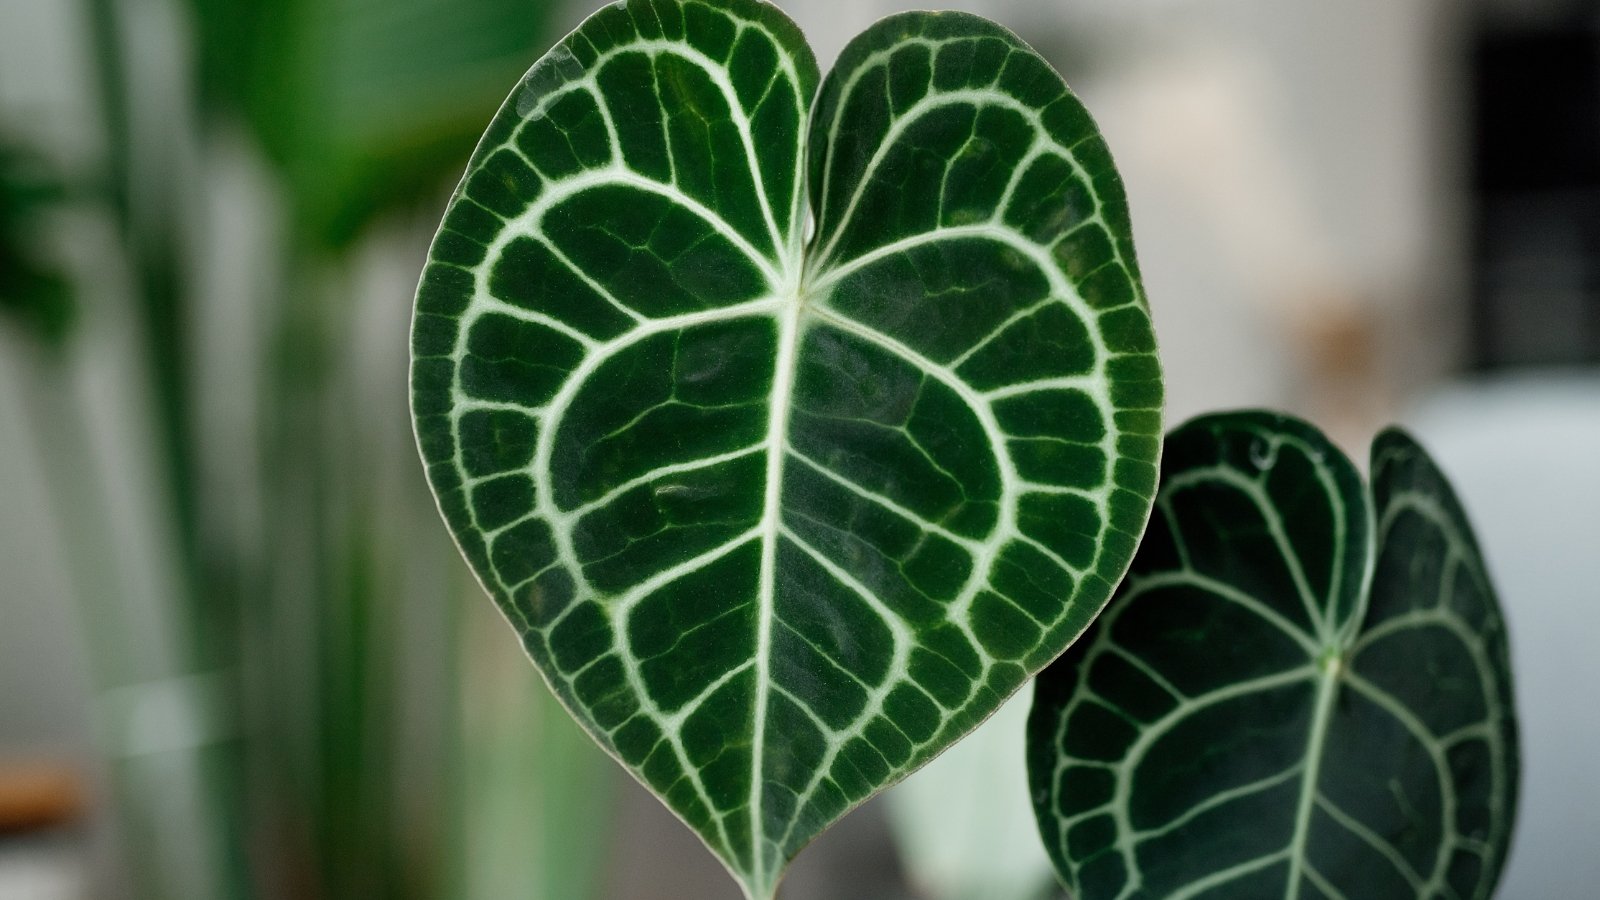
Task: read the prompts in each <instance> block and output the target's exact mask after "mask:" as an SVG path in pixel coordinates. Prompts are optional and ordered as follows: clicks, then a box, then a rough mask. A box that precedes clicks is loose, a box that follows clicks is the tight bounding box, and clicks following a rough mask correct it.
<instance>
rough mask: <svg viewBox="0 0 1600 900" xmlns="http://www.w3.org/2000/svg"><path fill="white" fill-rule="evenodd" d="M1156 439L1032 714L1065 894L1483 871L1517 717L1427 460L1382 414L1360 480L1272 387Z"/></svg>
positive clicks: (1494, 874)
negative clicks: (1129, 546) (1152, 507)
mask: <svg viewBox="0 0 1600 900" xmlns="http://www.w3.org/2000/svg"><path fill="white" fill-rule="evenodd" d="M1165 454H1166V455H1165V458H1164V460H1163V462H1162V481H1161V492H1160V494H1159V496H1158V498H1157V500H1156V515H1155V517H1154V518H1153V519H1152V521H1151V525H1150V530H1149V533H1148V534H1147V535H1146V537H1145V540H1144V542H1143V544H1142V545H1141V546H1140V548H1139V554H1138V557H1137V558H1136V559H1135V561H1134V564H1133V567H1132V569H1131V570H1130V572H1129V575H1128V580H1127V581H1126V582H1124V584H1123V588H1122V589H1121V590H1120V591H1119V593H1118V595H1117V597H1116V599H1114V600H1113V601H1112V603H1111V605H1110V607H1109V608H1108V609H1107V610H1106V613H1105V615H1104V616H1102V617H1101V618H1100V620H1099V621H1098V622H1096V623H1095V626H1094V628H1093V629H1091V631H1090V633H1089V635H1087V636H1085V638H1084V639H1083V640H1082V641H1080V642H1079V643H1078V644H1077V645H1076V646H1074V647H1073V648H1072V649H1071V650H1070V651H1068V652H1067V654H1066V655H1064V656H1063V657H1062V658H1061V660H1060V661H1059V662H1057V663H1056V664H1055V665H1054V666H1052V667H1051V668H1050V669H1049V670H1048V671H1047V672H1046V673H1045V674H1044V675H1042V676H1041V677H1040V679H1039V688H1038V693H1037V697H1036V700H1035V705H1034V711H1033V715H1032V717H1031V719H1030V722H1029V757H1028V768H1029V777H1030V779H1031V781H1032V783H1033V788H1034V798H1035V802H1036V804H1037V812H1038V816H1039V824H1040V828H1041V831H1042V833H1043V836H1044V839H1045V844H1046V848H1047V849H1048V850H1049V851H1050V853H1051V855H1052V856H1053V858H1054V859H1055V862H1056V866H1057V868H1058V869H1059V870H1060V872H1061V874H1062V876H1063V878H1064V879H1065V881H1066V882H1067V883H1068V885H1069V886H1070V887H1072V889H1073V891H1074V893H1075V895H1076V896H1078V897H1081V898H1082V900H1103V898H1135V897H1138V898H1146V897H1149V898H1154V897H1163V898H1179V897H1185V898H1187V897H1193V898H1199V897H1206V898H1222V897H1227V898H1256V897H1261V898H1268V897H1271V898H1278V897H1287V898H1304V900H1312V898H1317V900H1342V898H1349V900H1355V898H1361V900H1384V898H1413V897H1415V898H1430V900H1431V898H1438V900H1446V898H1448V900H1472V898H1486V897H1488V896H1489V895H1490V892H1491V891H1492V890H1493V888H1494V884H1495V881H1496V879H1497V878H1498V876H1499V873H1500V868H1501V865H1502V863H1503V862H1504V859H1505V853H1506V847H1507V845H1508V841H1509V838H1510V833H1511V824H1512V817H1513V813H1514V811H1515V805H1516V804H1515V801H1516V789H1517V768H1518V754H1517V734H1516V723H1515V720H1514V717H1513V711H1512V698H1511V681H1510V669H1509V661H1508V658H1507V650H1506V635H1505V628H1504V625H1503V623H1502V621H1501V618H1500V612H1499V610H1498V608H1497V606H1496V602H1495V599H1494V592H1493V590H1492V589H1491V588H1490V586H1489V582H1488V579H1487V577H1486V575H1485V573H1484V568H1483V563H1482V560H1481V558H1480V556H1479V553H1478V549H1477V545H1476V543H1475V542H1474V540H1473V537H1472V532H1471V529H1470V528H1469V527H1468V525H1467V521H1466V518H1465V516H1464V515H1463V514H1462V512H1461V508H1460V506H1459V504H1458V503H1457V502H1456V499H1455V496H1454V495H1453V494H1452V493H1451V491H1450V487H1449V485H1448V484H1447V483H1446V482H1445V479H1444V476H1443V475H1441V474H1440V473H1439V471H1438V469H1436V468H1435V467H1434V465H1433V463H1432V462H1431V461H1430V460H1429V459H1428V457H1427V455H1426V454H1425V453H1424V452H1423V451H1422V449H1421V448H1420V447H1418V446H1417V445H1416V444H1415V443H1414V442H1413V441H1412V440H1411V439H1410V438H1408V437H1406V436H1405V435H1404V434H1402V433H1400V432H1398V431H1387V432H1384V433H1383V434H1382V435H1380V436H1379V437H1378V439H1377V441H1376V442H1375V443H1374V445H1373V450H1372V472H1373V475H1372V481H1373V485H1372V492H1371V497H1370V499H1369V497H1368V495H1367V492H1366V491H1365V490H1364V489H1363V487H1362V485H1361V481H1360V478H1359V476H1358V475H1357V473H1356V471H1355V468H1354V467H1353V466H1352V465H1351V464H1350V461H1349V460H1348V459H1346V458H1345V457H1344V456H1343V454H1341V453H1340V452H1339V451H1338V450H1337V449H1336V448H1335V447H1333V446H1332V445H1331V444H1330V443H1329V442H1328V441H1327V439H1326V438H1324V437H1323V436H1322V435H1321V434H1319V433H1318V432H1317V431H1316V430H1315V429H1313V428H1311V427H1310V426H1309V425H1306V424H1304V423H1302V422H1298V421H1295V420H1291V419H1286V418H1282V417H1279V416H1274V415H1271V414H1267V413H1234V414H1224V415H1216V416H1210V417H1205V418H1201V419H1198V420H1195V421H1194V422H1191V423H1189V424H1188V425H1185V426H1184V427H1183V428H1180V429H1178V430H1177V431H1176V432H1174V433H1173V434H1172V435H1171V436H1170V437H1169V438H1168V439H1167V444H1166V451H1165Z"/></svg>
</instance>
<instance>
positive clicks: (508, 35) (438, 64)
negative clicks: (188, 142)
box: [190, 0, 553, 247]
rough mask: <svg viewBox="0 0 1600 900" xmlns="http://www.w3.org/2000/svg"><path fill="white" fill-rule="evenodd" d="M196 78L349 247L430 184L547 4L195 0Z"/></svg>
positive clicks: (530, 40) (305, 206)
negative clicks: (365, 229)
mask: <svg viewBox="0 0 1600 900" xmlns="http://www.w3.org/2000/svg"><path fill="white" fill-rule="evenodd" d="M190 3H191V5H192V7H193V9H194V12H195V21H196V29H197V32H198V35H199V38H200V40H199V48H198V49H199V57H200V68H201V83H202V86H203V90H205V91H206V92H207V95H208V96H207V99H208V101H210V103H211V105H212V106H213V107H214V108H218V109H228V108H231V109H233V110H235V111H237V112H238V113H241V114H242V115H243V116H244V118H245V119H246V121H247V122H248V125H249V128H250V130H251V131H252V132H253V133H254V134H255V136H256V137H257V139H258V140H260V142H261V143H262V145H263V146H264V147H265V149H266V151H267V154H268V156H269V157H270V158H271V159H272V160H273V161H274V162H276V163H277V164H278V165H279V166H280V167H281V168H282V170H283V172H284V174H285V175H286V176H287V179H288V182H289V185H290V187H291V189H292V192H293V199H294V206H295V210H294V211H295V219H296V224H297V225H298V226H299V228H300V229H302V232H301V233H302V235H303V236H305V237H308V238H309V239H311V240H312V241H314V242H316V243H320V244H322V245H325V246H331V247H339V246H343V245H344V244H345V243H347V242H348V241H349V240H350V239H352V238H353V237H354V236H355V235H356V234H358V233H359V232H360V230H361V229H362V227H363V226H364V225H365V224H367V223H368V222H369V221H371V219H372V218H373V217H374V216H375V215H377V214H379V213H381V212H383V211H384V210H385V209H388V208H393V207H395V206H399V205H404V204H407V203H411V202H414V201H415V200H416V199H417V197H418V196H420V195H422V194H425V193H427V192H429V191H431V190H433V189H434V188H436V187H437V185H438V184H439V182H440V181H441V180H442V179H443V178H445V177H446V175H447V174H448V173H449V172H451V171H454V170H455V169H456V167H457V166H459V165H460V161H461V159H463V158H464V157H465V156H466V155H467V153H468V152H470V150H471V148H472V144H473V142H474V141H475V139H476V138H477V135H478V134H479V132H480V131H481V130H482V123H483V120H484V119H486V118H488V116H489V115H490V114H491V113H492V112H493V111H494V108H495V106H496V104H497V103H498V102H499V100H500V99H501V97H503V96H504V93H505V84H506V82H508V81H512V80H514V79H515V78H516V77H517V76H518V75H519V74H521V72H522V71H523V70H525V69H526V68H527V65H528V59H529V57H530V56H531V55H532V53H533V52H535V51H536V49H537V47H538V46H539V45H540V44H541V43H542V38H543V36H544V31H545V28H546V26H547V24H548V22H549V12H550V9H551V7H552V6H553V3H551V2H550V0H254V2H248V3H240V2H237V0H190Z"/></svg>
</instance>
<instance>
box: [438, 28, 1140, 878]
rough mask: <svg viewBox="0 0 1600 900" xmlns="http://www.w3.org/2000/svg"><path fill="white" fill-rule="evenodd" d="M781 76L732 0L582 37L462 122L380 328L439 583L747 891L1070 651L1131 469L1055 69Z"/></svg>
mask: <svg viewBox="0 0 1600 900" xmlns="http://www.w3.org/2000/svg"><path fill="white" fill-rule="evenodd" d="M817 81H818V74H817V70H816V66H815V63H814V62H813V60H812V57H811V53H810V50H809V48H807V47H806V45H805V43H804V41H803V39H802V38H801V36H800V34H799V32H798V31H797V30H796V29H795V27H794V26H793V24H792V23H790V22H789V21H788V20H787V19H785V18H784V17H783V16H782V15H781V14H780V13H779V12H778V11H777V10H776V9H775V8H774V7H772V6H769V5H766V4H763V3H757V2H752V0H730V2H702V0H687V2H678V0H634V2H630V3H627V4H626V5H614V6H610V7H607V8H605V9H603V10H601V11H600V12H599V13H597V14H595V15H594V16H593V17H592V18H590V19H589V20H588V21H587V22H585V23H584V24H583V25H582V26H581V27H580V28H579V29H578V30H577V31H576V32H575V33H574V34H572V35H571V36H569V37H568V38H567V39H566V40H564V41H563V42H562V43H561V44H560V45H559V46H557V47H556V48H555V49H554V50H552V51H551V53H550V54H549V55H547V56H546V57H545V58H544V59H542V60H541V61H540V62H539V63H538V64H537V65H535V66H534V68H533V69H532V71H530V72H529V74H528V76H527V78H526V79H525V80H524V82H523V84H522V86H521V87H519V88H518V90H517V91H516V92H515V93H514V94H513V95H512V97H511V98H510V100H508V101H507V103H506V106H505V107H504V108H503V109H502V110H501V112H500V114H499V115H498V116H497V117H496V118H495V120H494V122H493V123H492V124H491V125H490V127H489V131H488V133H487V134H486V135H485V137H484V141H483V143H482V145H481V146H480V147H479V149H478V152H477V154H476V155H475V156H474V158H473V160H472V162H471V164H470V165H469V167H468V171H467V174H466V176H465V178H464V179H463V181H462V185H461V188H460V191H459V192H458V195H457V196H456V198H455V200H454V201H453V202H452V204H451V206H450V209H449V211H448V212H447V213H446V215H445V220H444V224H443V227H442V228H441V230H440V232H439V236H438V238H437V239H436V240H435V243H434V246H433V251H432V255H431V257H430V261H429V264H428V267H427V270H426V271H425V273H424V275H423V278H422V284H421V286H420V288H419V290H418V296H417V309H416V319H415V323H414V327H413V333H412V339H413V347H412V349H413V369H412V388H413V395H412V399H413V411H414V414H415V417H416V426H417V433H418V439H419V442H420V444H421V447H422V452H423V456H424V459H425V460H426V462H427V464H428V472H429V476H430V479H431V481H432V484H433V487H434V490H435V492H436V494H437V495H438V497H439V501H440V507H441V509H442V510H443V512H444V515H445V518H446V519H447V520H448V522H449V523H450V526H451V529H452V531H453V532H454V534H455V536H456V539H457V540H458V542H459V543H460V545H461V547H462V549H463V551H464V553H465V554H466V556H467V558H468V559H469V560H470V561H471V563H472V564H473V567H474V568H475V570H476V571H477V572H478V574H479V576H480V578H481V579H482V580H483V582H484V585H485V586H486V587H487V588H488V590H489V592H490V593H491V594H492V595H493V596H494V597H495V598H496V600H497V601H498V602H499V603H500V605H501V607H502V608H503V609H504V610H505V611H506V614H507V616H508V617H509V618H510V620H511V621H512V623H513V624H514V625H515V627H516V628H517V630H518V631H519V632H520V633H521V635H522V637H523V640H524V643H525V644H526V646H527V648H528V651H529V653H530V654H531V655H532V657H533V659H534V661H535V662H536V663H537V664H538V665H539V667H540V669H541V670H542V671H543V672H544V673H545V675H546V677H547V678H548V679H549V680H550V683H551V685H552V687H553V688H554V689H555V691H556V693H557V694H558V695H559V696H560V697H561V698H562V699H563V701H564V702H565V703H566V704H567V705H568V707H569V708H570V709H571V710H572V712H573V713H574V715H575V716H576V717H577V718H578V720H579V721H580V722H582V723H583V725H584V726H585V728H587V729H588V730H589V732H590V733H591V734H593V735H594V736H595V738H596V739H597V740H598V741H599V742H600V743H601V744H602V745H604V746H605V747H606V748H607V749H609V750H610V751H611V752H612V753H613V754H615V755H616V756H617V757H618V758H619V759H620V760H621V761H622V762H623V763H624V764H625V765H627V766H628V767H629V768H630V769H631V770H632V771H633V772H634V773H635V774H636V775H638V777H639V778H640V779H641V780H642V781H644V782H645V783H646V784H647V785H649V786H650V787H651V788H652V789H654V790H655V791H656V793H657V794H659V795H660V796H661V797H662V798H663V800H664V801H665V802H666V803H667V805H668V806H670V807H671V808H672V809H673V810H675V811H676V812H677V813H678V814H679V815H680V816H682V817H683V819H684V820H685V821H686V822H688V823H689V825H690V826H691V827H693V828H694V829H695V830H696V831H697V832H698V833H699V834H700V835H701V836H702V837H703V838H704V839H705V840H706V842H707V843H708V844H709V845H710V846H711V848H712V849H713V850H715V851H716V852H717V853H718V855H720V856H721V857H722V859H723V860H724V861H725V862H726V863H727V864H728V866H729V868H730V869H731V870H732V871H733V873H734V874H735V875H736V877H738V879H739V880H740V881H741V883H742V884H743V885H744V887H745V889H746V891H747V892H748V893H749V894H750V895H751V896H753V897H766V896H770V894H771V893H772V891H773V889H774V887H775V885H776V883H777V880H778V878H779V877H780V876H781V874H782V871H783V867H784V865H785V864H786V863H787V861H788V860H789V859H790V858H791V857H792V856H793V855H794V854H795V853H796V852H798V850H799V849H800V848H801V847H802V846H803V845H804V844H805V843H806V842H807V841H809V840H810V839H811V838H812V837H814V836H815V835H816V834H817V833H819V832H820V831H821V830H822V829H823V828H825V827H827V826H828V824H830V823H831V822H833V821H834V820H835V819H837V818H838V817H839V816H841V815H843V814H844V813H845V812H846V811H847V810H849V809H850V808H852V807H853V806H855V805H856V804H858V803H860V802H861V801H863V800H864V799H866V798H867V797H868V796H870V795H871V794H872V793H874V792H875V791H877V790H879V789H881V788H882V787H884V786H885V785H887V784H889V783H891V782H893V781H895V780H897V779H899V778H901V777H903V776H904V775H905V774H907V773H908V772H910V771H911V770H912V769H914V768H916V767H917V766H919V765H921V764H922V763H923V762H925V761H927V760H928V759H930V758H931V757H932V756H933V755H934V754H936V753H938V752H939V751H940V750H941V749H943V748H944V747H946V746H948V745H949V744H950V743H951V742H952V741H954V740H955V739H956V738H958V737H959V736H961V735H962V734H964V733H966V732H967V731H969V730H970V729H971V728H973V727H974V726H975V725H977V723H978V722H980V721H981V720H982V719H983V718H984V717H985V716H987V715H988V714H989V713H991V712H993V711H994V710H995V709H996V708H997V707H998V706H999V705H1000V703H1001V702H1002V701H1003V700H1004V699H1005V697H1007V696H1008V695H1010V694H1011V693H1012V692H1013V691H1015V690H1016V689H1017V687H1018V686H1020V685H1021V684H1022V683H1023V682H1024V681H1025V680H1026V679H1027V678H1028V677H1029V675H1030V674H1031V673H1033V672H1035V671H1037V670H1038V669H1039V668H1040V667H1042V666H1043V665H1045V664H1046V663H1047V662H1049V660H1050V659H1051V658H1053V657H1054V656H1055V655H1056V654H1058V653H1059V652H1060V651H1061V650H1062V648H1064V647H1065V646H1066V645H1067V644H1068V643H1070V642H1071V641H1072V640H1073V639H1074V638H1075V637H1076V636H1077V635H1078V634H1079V633H1081V632H1082V630H1083V628H1084V627H1085V626H1086V625H1087V624H1088V622H1089V621H1090V620H1091V619H1092V618H1093V617H1094V615H1095V614H1096V613H1097V612H1098V611H1099V609H1100V607H1101V606H1102V605H1103V604H1104V602H1105V600H1106V599H1107V598H1108V597H1109V595H1110V592H1111V588H1112V585H1114V584H1115V583H1116V582H1117V580H1118V579H1119V578H1120V577H1121V575H1122V572H1123V570H1124V569H1125V567H1126V565H1127V563H1128V561H1129V559H1131V557H1132V553H1133V548H1134V546H1135V543H1136V541H1137V536H1138V535H1139V533H1140V532H1141V530H1142V529H1143V526H1144V523H1145V520H1146V517H1147V516H1148V514H1149V503H1150V500H1151V497H1152V495H1153V492H1154V484H1155V461H1156V457H1157V453H1158V451H1159V446H1158V443H1159V440H1158V435H1159V429H1160V403H1161V381H1160V369H1159V366H1158V364H1157V362H1156V358H1155V355H1154V342H1153V338H1152V335H1151V329H1150V321H1149V316H1148V314H1147V313H1146V311H1145V306H1144V298H1143V293H1142V290H1141V289H1140V287H1139V284H1138V277H1137V270H1136V267H1135V264H1134V260H1133V250H1132V245H1131V239H1130V236H1129V228H1128V220H1127V210H1126V206H1125V202H1124V198H1123V194H1122V189H1121V185H1120V183H1119V182H1118V181H1117V177H1116V174H1115V172H1114V171H1113V169H1112V167H1111V163H1110V159H1109V156H1108V154H1107V152H1106V149H1105V146H1104V143H1103V142H1102V141H1101V139H1100V137H1099V135H1098V133H1097V132H1096V131H1095V129H1094V127H1093V125H1092V123H1091V122H1090V121H1089V118H1088V116H1087V115H1086V114H1085V113H1084V111H1083V109H1082V107H1081V106H1080V105H1079V104H1078V103H1077V101H1076V100H1075V99H1073V98H1072V97H1071V95H1070V94H1068V93H1067V90H1066V87H1065V86H1064V85H1063V84H1062V83H1061V80H1060V78H1059V77H1058V76H1057V75H1056V74H1055V73H1054V72H1053V71H1051V70H1050V68H1049V67H1048V66H1047V65H1046V64H1045V63H1044V62H1043V61H1042V60H1041V59H1040V58H1039V57H1038V56H1037V55H1036V54H1035V53H1033V52H1032V51H1031V50H1029V49H1028V48H1027V47H1026V46H1025V45H1023V44H1022V43H1021V42H1020V41H1018V40H1017V39H1016V38H1015V37H1014V36H1012V35H1011V34H1010V33H1009V32H1006V31H1004V30H1003V29H1000V28H999V27H997V26H995V25H993V24H991V23H988V22H985V21H983V20H981V19H978V18H975V17H972V16H967V15H960V14H929V13H916V14H909V15H903V16H897V17H894V18H891V19H887V20H885V21H883V22H881V23H879V24H878V25H876V26H874V27H873V28H872V29H870V30H869V31H868V32H866V33H865V34H863V35H862V36H860V37H859V38H857V39H856V40H855V41H854V42H853V43H852V44H851V45H850V46H849V47H848V48H847V49H846V50H845V51H844V53H843V55H842V56H841V59H840V62H839V65H838V66H837V67H836V68H835V70H834V71H833V72H832V73H831V74H830V75H829V77H828V79H827V80H826V82H825V83H824V84H823V85H822V86H821V88H820V93H817V91H818V88H817ZM814 93H817V102H816V107H815V109H814V110H813V109H812V99H813V94H814ZM808 115H809V126H808V122H807V120H808ZM808 196H809V200H810V203H809V204H808V202H807V199H808ZM812 216H814V217H815V223H816V224H815V228H814V229H813V230H814V235H808V221H809V220H810V218H811V217H812Z"/></svg>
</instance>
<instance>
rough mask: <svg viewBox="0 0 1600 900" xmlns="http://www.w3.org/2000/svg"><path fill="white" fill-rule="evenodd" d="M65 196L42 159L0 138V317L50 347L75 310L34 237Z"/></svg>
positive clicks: (63, 280) (57, 270) (62, 336)
mask: <svg viewBox="0 0 1600 900" xmlns="http://www.w3.org/2000/svg"><path fill="white" fill-rule="evenodd" d="M65 196H66V189H65V187H64V185H62V183H61V182H60V181H59V180H57V179H56V178H55V177H53V175H52V173H51V172H50V170H49V168H48V166H47V165H46V164H45V162H44V160H42V159H41V158H40V157H39V156H37V155H36V154H33V153H30V152H28V151H26V150H24V149H23V148H22V147H21V146H18V145H15V144H12V143H10V142H8V141H6V140H5V139H4V138H3V137H0V315H5V316H7V317H10V318H11V319H13V320H14V321H16V322H17V323H18V324H19V325H20V326H21V327H22V328H23V329H24V330H25V331H27V332H29V333H31V334H32V335H33V336H34V337H35V338H36V339H38V340H39V341H41V342H42V343H44V344H46V345H47V346H49V347H52V348H59V347H60V346H61V345H62V344H63V343H64V342H65V341H66V339H67V334H68V332H70V331H71V329H72V323H73V319H74V317H75V314H76V309H75V307H74V304H73V296H72V287H71V284H70V283H69V282H68V280H67V276H66V274H65V273H64V272H63V271H62V269H61V267H60V266H59V265H58V264H57V263H56V262H55V261H54V260H51V259H50V258H49V255H48V253H47V252H46V250H45V249H44V248H43V247H42V246H40V243H41V242H40V241H39V232H40V231H41V225H42V220H43V219H44V218H45V217H46V216H48V215H49V214H50V212H51V210H52V208H53V207H55V206H57V205H58V204H60V203H61V201H62V200H63V199H64V197H65Z"/></svg>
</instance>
